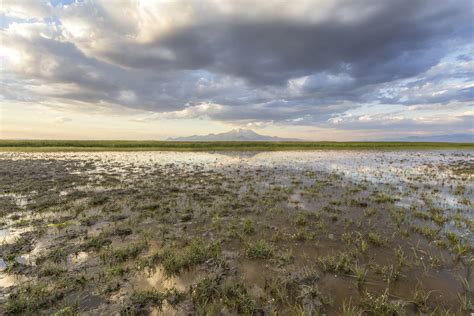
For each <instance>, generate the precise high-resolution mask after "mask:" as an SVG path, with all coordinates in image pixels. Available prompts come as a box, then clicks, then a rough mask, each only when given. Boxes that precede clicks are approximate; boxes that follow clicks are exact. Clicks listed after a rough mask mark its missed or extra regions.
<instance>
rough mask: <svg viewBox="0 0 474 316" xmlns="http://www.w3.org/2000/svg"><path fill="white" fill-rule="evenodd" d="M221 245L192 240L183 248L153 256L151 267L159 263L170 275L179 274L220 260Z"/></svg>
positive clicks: (171, 249)
mask: <svg viewBox="0 0 474 316" xmlns="http://www.w3.org/2000/svg"><path fill="white" fill-rule="evenodd" d="M220 255H221V245H220V243H219V242H206V241H204V240H202V239H199V238H196V239H192V240H191V241H190V242H189V243H188V244H187V245H186V246H184V247H183V248H168V249H165V250H164V251H162V252H159V253H157V254H155V255H153V256H151V257H150V258H149V259H150V262H149V263H148V266H149V267H153V265H156V264H158V263H161V264H162V265H163V268H164V270H165V272H166V274H168V275H173V274H177V273H179V272H180V271H181V270H182V269H187V268H190V267H192V266H194V265H197V264H201V263H204V262H206V261H207V260H209V259H219V258H220Z"/></svg>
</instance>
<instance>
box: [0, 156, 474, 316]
mask: <svg viewBox="0 0 474 316" xmlns="http://www.w3.org/2000/svg"><path fill="white" fill-rule="evenodd" d="M473 180H474V152H473V151H472V150H435V151H430V150H422V151H417V150H405V151H367V150H365V151H357V150H351V151H344V150H337V151H331V150H325V151H284V152H258V151H251V152H236V151H233V152H226V151H219V152H171V151H168V152H159V151H155V152H145V151H144V152H29V153H27V152H1V153H0V314H7V315H8V314H47V315H49V314H54V313H58V314H57V315H75V314H77V313H78V314H90V315H96V314H123V315H137V314H148V313H149V314H165V315H188V314H206V315H212V314H215V315H222V314H248V315H250V314H269V315H272V314H281V315H291V314H294V315H318V314H326V315H341V314H342V315H403V314H406V315H419V314H433V315H470V313H471V312H473V311H474V310H473V290H474V276H473V273H472V268H473V265H474V253H473V249H474V234H473V231H474V212H473V211H472V209H473V203H474V201H473V190H474V182H473Z"/></svg>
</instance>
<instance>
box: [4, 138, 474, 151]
mask: <svg viewBox="0 0 474 316" xmlns="http://www.w3.org/2000/svg"><path fill="white" fill-rule="evenodd" d="M321 149H345V150H350V149H355V150H371V149H373V150H381V149H382V150H409V149H465V150H474V143H432V142H237V141H235V142H173V141H123V140H118V141H115V140H110V141H109V140H107V141H102V140H0V151H26V152H28V151H44V152H51V151H232V150H236V151H277V150H321Z"/></svg>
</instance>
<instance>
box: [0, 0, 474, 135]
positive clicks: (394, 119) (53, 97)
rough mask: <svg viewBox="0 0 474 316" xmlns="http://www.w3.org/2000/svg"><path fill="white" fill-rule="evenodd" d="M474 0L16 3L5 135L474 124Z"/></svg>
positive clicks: (7, 16)
mask: <svg viewBox="0 0 474 316" xmlns="http://www.w3.org/2000/svg"><path fill="white" fill-rule="evenodd" d="M473 21H474V2H473V1H471V0H466V1H464V0H456V1H455V0H443V1H432V0H393V1H389V0H386V1H383V0H355V1H354V0H319V1H316V0H312V1H308V0H295V1H287V0H284V1H282V0H274V1H268V0H239V1H234V0H228V1H224V0H199V1H195V0H193V1H181V0H161V1H151V0H148V1H146V0H129V1H128V0H114V1H110V0H96V1H93V0H75V1H73V0H67V1H65V0H63V1H61V0H51V1H49V0H30V1H27V0H2V1H1V3H0V44H1V45H0V74H1V76H0V80H1V84H0V138H2V139H166V138H168V137H176V136H188V135H195V134H196V135H204V134H208V133H219V132H226V131H229V130H230V129H235V128H248V129H252V130H254V131H256V132H258V133H261V134H264V135H273V136H280V137H296V138H301V139H306V140H339V141H342V140H376V139H386V138H397V137H403V136H424V135H445V134H457V133H473V132H474V106H473V105H474V76H473V74H474V59H473V58H474V24H473V23H474V22H473Z"/></svg>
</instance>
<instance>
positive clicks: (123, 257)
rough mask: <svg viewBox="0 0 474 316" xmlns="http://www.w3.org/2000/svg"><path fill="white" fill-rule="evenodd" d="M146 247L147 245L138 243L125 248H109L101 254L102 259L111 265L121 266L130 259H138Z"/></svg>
mask: <svg viewBox="0 0 474 316" xmlns="http://www.w3.org/2000/svg"><path fill="white" fill-rule="evenodd" d="M146 246H147V245H146V244H145V243H137V244H135V245H129V246H126V247H124V248H116V249H114V248H108V249H105V251H103V252H102V253H101V254H100V259H101V260H102V261H103V262H104V263H107V264H109V265H116V264H120V263H123V262H125V261H127V260H129V259H135V258H136V257H138V255H139V254H140V253H141V252H142V251H143V250H145V248H146Z"/></svg>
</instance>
